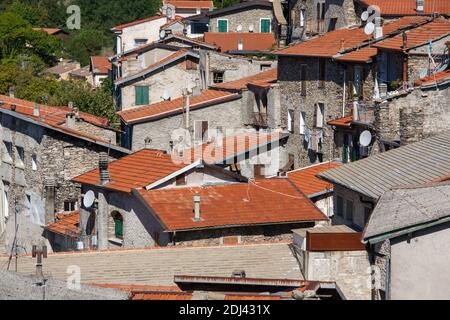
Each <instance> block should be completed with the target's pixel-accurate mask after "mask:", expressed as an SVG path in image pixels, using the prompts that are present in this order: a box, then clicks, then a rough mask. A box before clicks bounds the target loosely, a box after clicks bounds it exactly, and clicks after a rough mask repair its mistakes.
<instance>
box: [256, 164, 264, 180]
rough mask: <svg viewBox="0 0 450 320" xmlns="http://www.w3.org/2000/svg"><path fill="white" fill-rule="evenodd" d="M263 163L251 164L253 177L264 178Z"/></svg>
mask: <svg viewBox="0 0 450 320" xmlns="http://www.w3.org/2000/svg"><path fill="white" fill-rule="evenodd" d="M265 167H266V166H265V165H263V164H255V165H253V177H254V178H255V179H258V178H264V169H265Z"/></svg>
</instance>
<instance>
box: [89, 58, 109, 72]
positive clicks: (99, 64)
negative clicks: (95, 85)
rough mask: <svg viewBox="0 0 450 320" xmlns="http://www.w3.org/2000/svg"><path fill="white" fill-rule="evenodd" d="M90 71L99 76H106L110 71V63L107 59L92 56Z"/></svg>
mask: <svg viewBox="0 0 450 320" xmlns="http://www.w3.org/2000/svg"><path fill="white" fill-rule="evenodd" d="M91 64H92V71H93V72H94V73H99V74H108V73H109V72H110V71H111V68H112V67H111V62H109V60H108V57H100V56H92V57H91Z"/></svg>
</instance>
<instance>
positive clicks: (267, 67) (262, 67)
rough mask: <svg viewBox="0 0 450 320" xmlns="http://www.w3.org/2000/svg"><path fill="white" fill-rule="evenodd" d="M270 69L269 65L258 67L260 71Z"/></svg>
mask: <svg viewBox="0 0 450 320" xmlns="http://www.w3.org/2000/svg"><path fill="white" fill-rule="evenodd" d="M270 68H272V65H271V64H262V65H261V66H260V70H261V71H265V70H269V69H270Z"/></svg>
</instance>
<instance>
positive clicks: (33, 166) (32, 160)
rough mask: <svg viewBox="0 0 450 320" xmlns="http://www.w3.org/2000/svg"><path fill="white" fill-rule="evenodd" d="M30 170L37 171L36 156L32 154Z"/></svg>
mask: <svg viewBox="0 0 450 320" xmlns="http://www.w3.org/2000/svg"><path fill="white" fill-rule="evenodd" d="M31 169H33V171H36V170H37V169H38V166H37V156H36V155H35V154H33V155H32V156H31Z"/></svg>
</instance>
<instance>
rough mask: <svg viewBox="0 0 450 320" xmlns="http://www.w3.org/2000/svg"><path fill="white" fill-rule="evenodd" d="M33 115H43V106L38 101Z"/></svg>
mask: <svg viewBox="0 0 450 320" xmlns="http://www.w3.org/2000/svg"><path fill="white" fill-rule="evenodd" d="M33 116H35V117H38V118H39V117H40V116H41V107H40V106H39V104H38V103H35V104H34V108H33Z"/></svg>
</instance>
